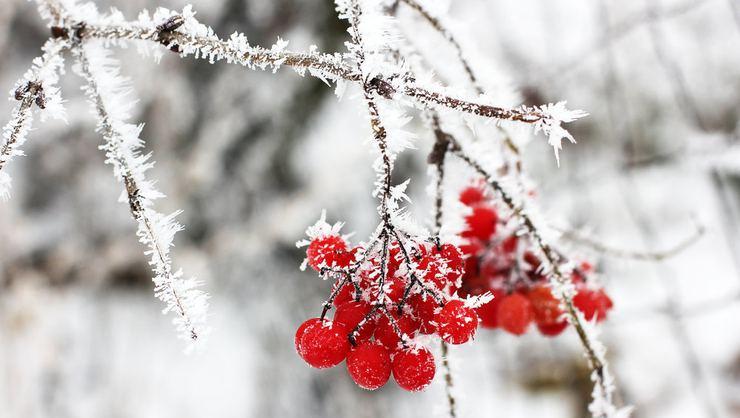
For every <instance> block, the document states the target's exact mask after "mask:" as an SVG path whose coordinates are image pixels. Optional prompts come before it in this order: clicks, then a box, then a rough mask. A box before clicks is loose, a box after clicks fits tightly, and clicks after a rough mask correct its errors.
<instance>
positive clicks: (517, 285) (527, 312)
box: [458, 186, 612, 336]
mask: <svg viewBox="0 0 740 418" xmlns="http://www.w3.org/2000/svg"><path fill="white" fill-rule="evenodd" d="M459 199H460V201H461V202H462V203H463V204H465V205H466V206H468V207H469V208H470V209H471V213H470V214H469V215H467V217H466V218H465V221H466V224H467V229H466V230H465V231H464V232H463V233H462V237H463V238H465V239H466V241H467V243H466V244H465V245H464V246H462V247H461V249H462V251H463V253H464V254H465V256H466V257H467V258H466V259H465V274H464V275H463V280H462V286H461V288H460V290H459V291H458V292H459V295H460V296H463V297H465V296H468V295H478V294H482V293H485V292H491V293H492V294H493V295H494V298H493V300H491V301H490V302H488V303H486V304H484V305H482V306H480V307H479V308H477V313H478V316H479V318H480V324H481V326H482V327H484V328H501V329H503V330H505V331H507V332H509V333H512V334H515V335H521V334H524V333H525V332H527V329H528V328H529V326H530V324H532V323H533V322H534V324H535V325H536V326H537V329H538V330H539V331H540V333H542V334H543V335H546V336H555V335H558V334H560V333H561V332H562V331H563V330H564V329H565V328H566V327H567V326H568V322H567V320H566V319H565V317H564V315H563V311H562V309H561V307H560V302H559V301H558V300H557V299H556V298H555V296H554V295H553V294H552V292H551V290H550V287H549V286H548V281H547V279H546V278H545V276H544V275H543V274H542V271H541V269H540V266H541V264H542V262H541V260H540V259H539V258H538V257H537V256H536V254H535V253H534V252H533V251H532V250H531V243H530V242H529V241H528V240H527V238H525V237H519V236H517V235H516V234H515V233H514V231H507V230H506V224H507V219H500V217H499V214H498V212H497V211H496V208H495V205H494V203H493V201H492V199H490V198H489V196H487V195H486V193H485V191H484V189H483V188H481V187H478V186H470V187H467V188H465V189H464V190H463V191H462V192H461V193H460V196H459ZM592 272H593V267H592V266H591V265H590V264H589V263H587V262H582V263H580V265H579V266H578V267H577V268H575V269H574V271H573V275H572V279H573V282H574V284H575V286H576V294H575V297H574V298H573V305H574V306H575V307H576V308H577V309H579V310H580V311H581V312H583V315H584V316H585V318H586V319H587V320H591V319H592V318H594V317H595V318H596V320H597V321H602V320H604V319H605V318H606V313H607V311H608V310H609V309H611V307H612V301H611V299H610V298H609V296H608V295H607V294H606V293H605V292H604V290H603V289H601V288H598V287H597V286H596V285H595V284H594V283H590V282H588V281H587V280H586V279H587V277H588V275H589V274H590V273H592Z"/></svg>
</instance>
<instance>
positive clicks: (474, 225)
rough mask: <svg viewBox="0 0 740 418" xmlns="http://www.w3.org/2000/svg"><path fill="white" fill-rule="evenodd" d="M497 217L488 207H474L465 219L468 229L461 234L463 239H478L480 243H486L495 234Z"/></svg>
mask: <svg viewBox="0 0 740 418" xmlns="http://www.w3.org/2000/svg"><path fill="white" fill-rule="evenodd" d="M497 221H498V215H497V214H496V211H495V210H493V208H490V207H488V206H475V207H474V208H473V213H471V214H470V215H468V216H466V217H465V222H466V223H467V225H468V229H467V230H466V231H464V232H463V233H462V236H463V237H465V238H471V237H474V238H478V239H480V240H482V241H488V240H489V239H490V238H491V235H493V233H494V232H496V222H497Z"/></svg>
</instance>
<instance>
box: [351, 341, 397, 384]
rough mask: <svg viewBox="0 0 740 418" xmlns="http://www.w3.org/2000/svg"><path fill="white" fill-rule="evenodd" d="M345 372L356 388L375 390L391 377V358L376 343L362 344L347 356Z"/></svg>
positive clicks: (383, 348) (386, 350)
mask: <svg viewBox="0 0 740 418" xmlns="http://www.w3.org/2000/svg"><path fill="white" fill-rule="evenodd" d="M347 372H348V373H349V375H350V377H351V378H352V380H354V381H355V383H357V386H359V387H361V388H363V389H367V390H375V389H378V388H379V387H381V386H383V385H385V383H386V382H387V381H388V379H390V377H391V356H390V353H389V352H388V349H386V348H385V347H383V345H382V344H380V343H378V342H364V343H362V344H360V345H358V346H357V347H355V348H353V349H352V350H351V351H350V352H349V354H348V355H347Z"/></svg>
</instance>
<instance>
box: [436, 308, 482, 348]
mask: <svg viewBox="0 0 740 418" xmlns="http://www.w3.org/2000/svg"><path fill="white" fill-rule="evenodd" d="M434 320H435V322H436V323H437V334H439V336H440V337H441V338H442V339H443V340H445V341H446V342H448V343H450V344H463V343H465V342H467V341H468V340H470V339H471V338H473V336H474V335H475V330H476V328H478V315H477V314H476V313H475V311H474V310H473V309H471V308H468V307H467V306H465V303H464V302H463V301H461V300H451V301H449V302H447V303H446V304H445V306H444V307H443V308H442V310H441V311H439V313H438V314H437V316H436V317H435V319H434Z"/></svg>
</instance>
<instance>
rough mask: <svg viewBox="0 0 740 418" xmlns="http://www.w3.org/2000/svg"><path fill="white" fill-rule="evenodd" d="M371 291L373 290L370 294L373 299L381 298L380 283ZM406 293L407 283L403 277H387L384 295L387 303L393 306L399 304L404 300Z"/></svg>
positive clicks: (373, 285) (384, 282) (372, 287)
mask: <svg viewBox="0 0 740 418" xmlns="http://www.w3.org/2000/svg"><path fill="white" fill-rule="evenodd" d="M376 280H377V278H376ZM370 289H372V290H371V291H370V294H371V295H372V298H373V299H377V298H379V297H380V293H379V292H378V283H373V284H372V286H371V287H370ZM405 291H406V281H405V280H404V279H403V278H401V277H386V278H385V280H384V281H383V293H385V296H386V302H390V303H392V304H397V303H399V302H400V301H401V299H403V294H404V292H405Z"/></svg>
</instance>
